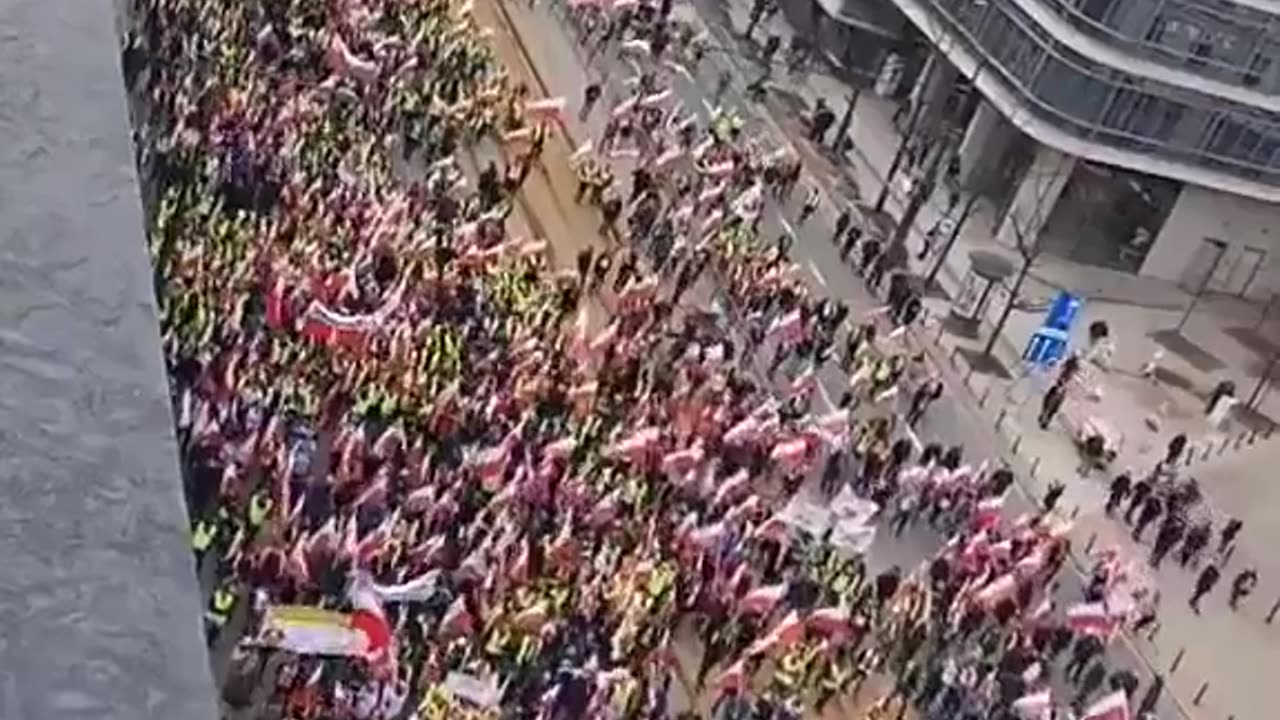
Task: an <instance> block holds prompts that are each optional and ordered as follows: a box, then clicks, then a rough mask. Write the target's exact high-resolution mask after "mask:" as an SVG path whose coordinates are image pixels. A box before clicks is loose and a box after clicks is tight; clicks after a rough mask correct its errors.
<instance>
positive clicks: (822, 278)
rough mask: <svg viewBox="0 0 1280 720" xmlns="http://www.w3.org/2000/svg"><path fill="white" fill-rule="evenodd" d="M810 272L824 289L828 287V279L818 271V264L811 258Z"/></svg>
mask: <svg viewBox="0 0 1280 720" xmlns="http://www.w3.org/2000/svg"><path fill="white" fill-rule="evenodd" d="M809 272H811V273H813V276H814V277H815V278H817V280H818V284H819V285H821V286H822V287H826V286H827V278H826V277H825V276H824V275H823V274H822V271H821V270H819V269H818V264H817V263H815V262H814V261H813V258H809Z"/></svg>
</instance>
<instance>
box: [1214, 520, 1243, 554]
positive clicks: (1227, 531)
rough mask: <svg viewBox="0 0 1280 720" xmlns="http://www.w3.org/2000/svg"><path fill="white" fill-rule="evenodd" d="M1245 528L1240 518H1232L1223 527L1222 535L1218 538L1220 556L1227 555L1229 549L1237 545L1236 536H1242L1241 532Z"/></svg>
mask: <svg viewBox="0 0 1280 720" xmlns="http://www.w3.org/2000/svg"><path fill="white" fill-rule="evenodd" d="M1243 528H1244V523H1243V522H1241V521H1240V520H1239V519H1238V518H1231V519H1230V520H1228V521H1227V524H1226V525H1224V526H1223V527H1222V535H1221V536H1219V538H1218V555H1220V556H1221V555H1226V554H1227V549H1228V548H1230V547H1231V546H1232V545H1235V543H1236V536H1237V535H1239V534H1240V530H1241V529H1243Z"/></svg>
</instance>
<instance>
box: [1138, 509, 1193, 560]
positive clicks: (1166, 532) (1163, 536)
mask: <svg viewBox="0 0 1280 720" xmlns="http://www.w3.org/2000/svg"><path fill="white" fill-rule="evenodd" d="M1183 532H1184V526H1183V524H1182V518H1180V517H1178V516H1177V515H1169V516H1168V517H1167V518H1165V521H1164V523H1162V524H1161V525H1160V530H1159V532H1157V533H1156V542H1155V545H1154V546H1152V548H1151V557H1150V558H1148V559H1147V562H1148V563H1149V564H1150V565H1151V567H1153V568H1159V567H1160V563H1162V562H1164V559H1165V557H1166V556H1167V555H1168V554H1169V552H1170V551H1171V550H1173V548H1174V546H1175V545H1177V544H1178V541H1179V540H1181V539H1182V535H1183Z"/></svg>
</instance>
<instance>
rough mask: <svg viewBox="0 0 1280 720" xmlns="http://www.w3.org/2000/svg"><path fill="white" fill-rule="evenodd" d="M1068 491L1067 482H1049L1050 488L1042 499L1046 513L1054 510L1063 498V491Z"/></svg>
mask: <svg viewBox="0 0 1280 720" xmlns="http://www.w3.org/2000/svg"><path fill="white" fill-rule="evenodd" d="M1066 491H1067V486H1066V484H1065V483H1062V482H1059V481H1057V480H1054V481H1052V482H1050V483H1049V489H1048V490H1047V491H1045V494H1044V498H1043V499H1042V500H1041V502H1042V504H1043V505H1044V511H1045V512H1046V513H1051V512H1053V509H1054V508H1055V507H1057V506H1058V501H1059V500H1061V499H1062V493H1064V492H1066Z"/></svg>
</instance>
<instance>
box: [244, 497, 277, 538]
mask: <svg viewBox="0 0 1280 720" xmlns="http://www.w3.org/2000/svg"><path fill="white" fill-rule="evenodd" d="M274 506H275V501H274V500H272V499H271V498H270V497H268V496H267V494H266V493H265V492H263V491H261V490H258V491H255V492H254V493H253V496H252V497H250V498H249V530H250V531H251V533H253V534H256V533H257V531H258V528H260V527H262V523H264V522H266V520H267V515H269V514H270V513H271V509H272V508H273V507H274Z"/></svg>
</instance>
